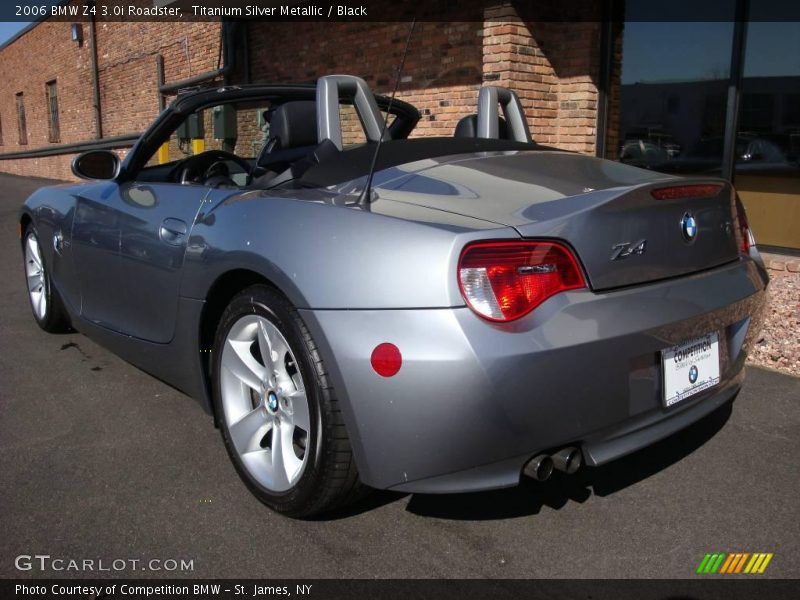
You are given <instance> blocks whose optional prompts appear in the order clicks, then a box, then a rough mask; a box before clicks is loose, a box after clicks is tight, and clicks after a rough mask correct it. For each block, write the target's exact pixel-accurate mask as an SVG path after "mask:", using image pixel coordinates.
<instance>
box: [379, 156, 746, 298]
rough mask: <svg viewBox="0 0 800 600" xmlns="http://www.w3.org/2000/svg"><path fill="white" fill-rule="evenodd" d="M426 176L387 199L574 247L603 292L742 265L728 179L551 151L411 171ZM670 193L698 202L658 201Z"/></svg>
mask: <svg viewBox="0 0 800 600" xmlns="http://www.w3.org/2000/svg"><path fill="white" fill-rule="evenodd" d="M416 166H419V167H421V168H417V169H413V170H409V171H406V172H405V174H404V175H402V176H401V177H399V178H397V179H394V180H392V181H388V182H386V183H385V184H383V186H382V189H381V190H380V197H381V198H383V199H387V200H394V201H399V202H410V203H414V204H421V205H425V206H428V207H430V208H437V209H440V210H445V211H448V212H453V213H458V214H462V215H467V216H470V217H474V218H478V219H483V220H486V221H491V222H494V223H498V224H501V225H507V226H511V227H514V228H516V229H517V231H518V232H519V233H520V235H522V237H525V238H552V239H560V240H564V241H566V242H568V243H569V244H570V245H571V246H572V247H573V248H574V249H575V251H576V252H577V254H578V258H579V259H580V261H581V263H582V264H583V266H584V268H585V270H586V274H587V276H588V278H589V283H590V285H591V287H592V289H594V290H607V289H611V288H617V287H623V286H629V285H635V284H640V283H646V282H650V281H655V280H659V279H666V278H670V277H677V276H681V275H686V274H690V273H693V272H697V271H702V270H705V269H708V268H712V267H715V266H718V265H720V264H724V263H726V262H730V261H732V260H735V259H736V258H737V256H738V238H737V234H736V223H735V219H734V211H735V208H734V207H735V200H734V194H733V190H732V188H731V186H730V184H728V183H727V182H725V181H723V180H721V179H714V178H692V179H686V178H681V177H673V176H667V175H662V174H659V173H653V172H650V171H645V170H643V169H638V168H634V167H630V166H627V165H623V164H620V163H615V162H612V161H607V160H600V159H597V158H594V157H590V156H584V155H580V154H570V153H564V152H541V151H540V152H510V153H486V154H483V155H481V156H475V155H472V156H470V157H464V156H462V157H448V158H447V159H438V160H433V161H427V164H423V162H422V161H421V162H420V163H413V164H412V165H408V166H407V167H412V168H413V167H416ZM687 186H688V187H687ZM664 188H686V189H688V192H687V191H686V189H684V190H683V191H682V192H681V193H677V194H674V193H667V194H666V195H667V197H664V198H661V199H659V198H657V197H656V196H659V195H661V194H662V193H661V192H657V191H656V190H661V189H664ZM654 191H655V195H654ZM676 195H677V196H678V197H673V196H676ZM687 229H688V230H689V231H687Z"/></svg>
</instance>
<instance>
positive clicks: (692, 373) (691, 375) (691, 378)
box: [689, 365, 697, 383]
mask: <svg viewBox="0 0 800 600" xmlns="http://www.w3.org/2000/svg"><path fill="white" fill-rule="evenodd" d="M695 381H697V367H695V366H694V365H692V366H691V368H690V369H689V383H694V382H695Z"/></svg>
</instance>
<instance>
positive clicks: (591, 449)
mask: <svg viewBox="0 0 800 600" xmlns="http://www.w3.org/2000/svg"><path fill="white" fill-rule="evenodd" d="M764 282H765V279H764V277H763V272H762V271H761V270H760V268H759V267H758V266H757V264H756V263H755V262H754V261H752V260H741V261H739V262H737V263H733V264H730V265H726V266H724V267H721V268H718V269H714V270H712V271H707V272H704V273H700V274H696V275H693V276H689V277H684V278H681V279H678V280H672V281H665V282H661V283H656V284H650V285H644V286H638V287H635V288H629V289H623V290H617V291H613V292H606V293H598V294H596V293H593V292H589V291H585V290H582V291H579V292H568V293H563V294H560V295H558V296H555V297H553V298H551V299H550V300H548V301H547V302H546V303H545V304H543V305H542V306H540V307H539V308H538V309H537V310H535V311H534V312H533V313H531V314H530V315H528V316H527V317H524V318H523V319H521V320H519V321H516V322H514V323H511V324H495V323H488V322H486V321H483V320H481V319H480V318H478V317H477V316H476V315H475V314H474V313H472V311H470V310H469V309H467V308H446V309H419V310H377V311H369V310H364V311H336V310H324V311H314V310H304V311H301V313H302V316H303V318H304V319H305V321H306V323H307V324H308V326H309V327H310V329H311V331H312V334H313V335H314V338H315V340H316V341H317V343H318V345H319V347H320V351H321V352H322V355H323V358H324V360H325V362H326V365H327V366H328V370H329V372H330V376H331V378H332V379H333V383H334V385H335V387H336V390H337V394H338V396H339V398H340V400H341V402H342V407H343V411H344V415H345V419H346V422H347V426H348V431H349V433H350V437H351V441H352V443H353V448H354V452H355V455H356V462H357V465H358V468H359V473H360V475H361V477H362V479H363V481H364V482H365V483H367V484H368V485H372V486H374V487H378V488H391V489H396V490H402V491H409V492H428V493H436V492H463V491H477V490H484V489H493V488H499V487H508V486H513V485H516V484H518V483H519V479H520V473H521V470H522V467H523V465H524V464H525V462H526V461H527V460H528V459H529V458H531V457H532V456H533V455H535V454H537V453H539V452H542V451H548V450H555V449H558V448H560V447H563V446H566V445H579V446H581V447H582V448H583V451H584V457H585V460H586V462H587V464H590V465H599V464H602V463H605V462H608V461H610V460H613V459H615V458H618V457H620V456H623V455H625V454H628V453H630V452H633V451H635V450H637V449H639V448H642V447H644V446H647V445H649V444H652V443H653V442H655V441H657V440H659V439H662V438H664V437H666V436H668V435H670V434H671V433H674V432H675V431H678V430H680V429H682V428H684V427H686V426H687V425H689V424H690V423H693V422H695V421H697V420H698V419H700V418H702V417H703V416H704V415H706V414H708V413H709V412H711V411H713V410H714V409H716V408H717V407H719V406H720V405H722V404H723V403H725V402H727V401H728V400H730V399H731V398H732V397H733V396H734V395H735V393H736V391H737V390H738V388H739V386H740V385H741V382H742V377H743V368H744V361H745V358H746V353H747V349H748V348H749V344H750V343H751V342H752V337H753V335H754V334H755V333H757V332H758V327H759V326H758V321H759V320H760V313H761V310H762V307H763V303H764V286H765V283H764ZM710 331H717V332H718V333H719V339H720V374H721V380H720V383H719V384H718V385H717V386H715V387H713V388H711V389H709V390H707V391H705V392H702V393H701V394H698V395H697V396H694V397H691V398H689V399H687V400H684V401H683V402H680V403H678V404H676V405H673V406H672V407H670V408H664V407H663V405H662V401H661V396H662V388H661V385H662V384H661V373H660V351H661V350H662V349H664V348H666V347H668V346H671V345H674V344H678V343H680V342H682V341H684V340H686V339H689V338H692V337H694V336H696V335H698V334H701V333H706V332H710ZM382 342H391V343H394V344H395V345H397V346H398V348H400V351H401V352H402V355H403V366H402V368H401V370H400V372H399V373H398V374H397V375H396V376H394V377H392V378H383V377H380V376H379V375H377V374H376V373H375V372H374V371H373V370H372V368H371V366H370V354H371V352H372V349H373V348H374V347H375V346H376V345H378V344H380V343H382Z"/></svg>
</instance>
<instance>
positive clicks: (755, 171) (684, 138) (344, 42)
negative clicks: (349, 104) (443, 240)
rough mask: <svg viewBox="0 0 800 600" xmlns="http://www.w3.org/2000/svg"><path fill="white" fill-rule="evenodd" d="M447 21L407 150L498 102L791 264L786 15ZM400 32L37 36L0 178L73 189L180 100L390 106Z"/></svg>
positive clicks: (0, 151) (435, 27)
mask: <svg viewBox="0 0 800 600" xmlns="http://www.w3.org/2000/svg"><path fill="white" fill-rule="evenodd" d="M134 1H135V2H136V3H138V4H141V5H143V6H145V5H146V6H151V7H152V6H153V0H149V1H148V0H134ZM431 1H433V0H431ZM73 2H74V3H76V4H83V2H82V0H73ZM158 2H159V3H161V4H164V3H167V4H171V3H172V4H174V3H182V4H187V2H188V0H172V2H169V1H167V0H158ZM375 2H381V0H375ZM396 2H402V0H396ZM188 4H191V2H188ZM386 4H387V7H388V8H386V10H385V11H384V12H385V13H386V14H394V13H393V12H392V11H394V7H395V3H389V2H387V3H386ZM445 4H447V5H448V6H451V7H452V10H453V14H454V18H453V20H439V21H419V22H417V24H416V30H415V32H414V36H413V39H412V42H411V47H410V51H409V54H408V58H407V61H406V66H405V71H404V73H403V78H402V82H401V85H400V88H399V92H398V95H399V97H401V98H403V99H405V100H408V101H409V102H411V103H412V104H414V105H416V106H417V107H418V108H419V109H420V110H421V111H422V113H423V117H422V120H421V121H420V123H419V125H418V127H417V129H416V130H415V132H414V133H413V134H412V135H415V136H426V135H452V133H453V131H454V129H455V126H456V123H457V121H458V119H459V118H460V117H461V116H464V115H466V114H470V113H474V112H475V110H476V103H477V95H478V89H479V88H480V86H481V85H485V84H496V85H504V86H508V87H511V88H513V89H514V90H516V91H517V93H518V94H519V96H520V98H521V100H522V103H523V107H524V109H525V111H526V114H527V116H528V120H529V124H530V129H531V133H532V135H533V137H534V139H535V140H536V141H537V142H540V143H542V144H547V145H550V146H555V147H557V148H562V149H565V150H571V151H577V152H583V153H587V154H595V153H596V154H598V155H601V156H605V157H608V158H612V159H619V160H621V161H623V162H627V163H630V164H633V165H636V166H641V167H645V168H649V169H654V170H660V171H665V172H671V173H676V172H677V173H685V174H693V173H700V172H702V173H704V174H711V175H721V176H722V177H725V178H728V179H731V180H733V182H734V184H735V185H736V187H737V189H738V191H739V193H740V195H741V197H742V200H743V202H744V203H745V205H746V207H747V209H748V213H749V216H750V221H751V226H752V227H753V229H754V231H755V234H756V239H757V241H758V242H759V243H760V244H762V245H772V246H778V247H783V248H794V249H800V63H798V62H797V61H794V60H792V59H793V58H794V57H796V56H800V11H795V12H796V13H797V15H796V18H795V17H792V15H785V14H784V12H786V10H788V9H787V8H786V7H787V6H789V5H790V4H791V3H783V4H781V3H780V2H779V0H760V1H759V2H758V3H756V2H754V0H721V1H720V2H718V3H712V4H713V6H711V5H709V6H706V7H705V8H704V10H705V12H704V13H703V17H702V19H703V20H701V21H697V22H693V21H690V20H689V19H691V18H696V17H695V16H694V15H695V12H696V11H694V10H693V11H692V15H684V16H681V15H679V14H673V13H670V14H669V15H667V16H664V15H662V14H660V13H659V11H667V12H669V10H671V8H670V7H672V3H665V4H663V5H658V3H652V2H649V1H648V0H603V1H601V2H590V1H584V0H567V1H564V0H560V1H559V0H542V1H537V2H530V1H528V0H464V1H463V2H459V3H453V2H449V3H447V2H446V3H445ZM408 5H409V3H408V2H406V3H405V4H404V6H408ZM656 5H658V6H656ZM420 6H421V8H419V10H423V9H424V7H425V3H421V4H420ZM789 8H791V6H789ZM531 10H536V11H537V15H536V16H532V15H531V14H530V11H531ZM548 11H549V12H548ZM394 12H396V11H394ZM748 14H751V15H752V14H755V15H760V16H759V17H758V19H756V18H754V17H753V20H752V21H751V20H747V18H746V15H748ZM792 14H795V13H792ZM542 15H546V16H545V17H543V18H542ZM681 19H684V20H681ZM408 30H409V24H408V22H404V21H397V22H319V21H317V22H314V21H292V22H277V21H258V20H243V21H237V22H235V23H232V22H230V21H228V22H226V23H225V24H223V23H221V22H220V21H205V22H109V21H102V20H98V21H97V22H96V23H92V22H81V23H75V24H73V23H69V22H57V21H52V20H45V21H43V22H40V23H38V24H36V25H34V26H32V27H30V28H28V29H27V30H25V31H23V32H22V33H21V34H19V35H18V36H16V37H15V38H13V39H11V40H9V41H7V42H6V43H5V44H3V45H2V46H0V77H2V81H3V82H4V84H5V85H4V91H2V92H0V171H4V172H9V173H17V174H21V175H39V176H46V177H52V178H58V179H72V178H73V176H72V174H71V172H70V169H69V163H70V161H71V159H72V157H73V156H75V154H76V152H79V151H80V150H82V149H86V148H87V147H89V146H91V147H106V148H114V149H116V150H117V151H119V152H121V153H122V152H125V151H126V148H128V147H130V145H131V144H132V143H133V141H134V140H135V139H136V136H137V134H139V133H141V131H142V130H143V129H144V128H145V127H146V126H147V125H148V124H149V123H150V122H151V121H152V119H153V118H154V117H155V115H156V114H157V113H158V112H159V110H160V109H161V108H162V107H163V105H164V103H165V102H168V101H170V100H171V99H172V97H173V95H174V93H175V91H176V90H177V89H178V88H179V87H181V86H183V85H188V84H190V83H193V84H194V83H202V84H203V85H213V84H215V83H217V84H221V83H223V82H225V83H230V84H236V83H247V82H251V83H278V82H281V83H288V82H301V81H302V82H313V81H314V80H315V79H316V78H317V77H319V76H321V75H325V74H330V73H351V74H355V75H359V76H361V77H363V78H364V79H366V80H367V82H368V83H369V84H370V86H371V87H372V88H373V89H374V90H376V91H377V92H382V93H389V92H391V91H392V89H393V87H394V82H395V77H396V69H397V66H398V65H399V63H400V58H401V54H402V52H403V48H404V46H405V41H406V36H407V34H408ZM223 34H224V35H223Z"/></svg>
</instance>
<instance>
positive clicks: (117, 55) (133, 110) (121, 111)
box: [97, 3, 220, 136]
mask: <svg viewBox="0 0 800 600" xmlns="http://www.w3.org/2000/svg"><path fill="white" fill-rule="evenodd" d="M150 4H151V5H152V3H150ZM219 29H220V25H219V23H180V24H178V23H151V22H105V23H98V24H97V54H98V56H97V69H98V72H99V77H100V101H101V104H102V106H103V135H104V136H114V135H123V134H126V133H131V132H136V131H142V130H144V129H145V128H146V127H147V126H148V125H149V124H150V122H151V121H152V120H153V118H154V117H155V116H156V115H157V114H158V85H157V81H158V80H157V73H158V71H157V66H156V57H157V56H158V55H159V54H160V55H161V56H163V57H164V80H165V82H166V83H169V82H171V81H177V80H180V79H186V78H187V77H192V76H194V75H198V74H200V73H203V72H206V71H210V70H213V69H216V68H217V60H218V56H219V36H220V34H219Z"/></svg>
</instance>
